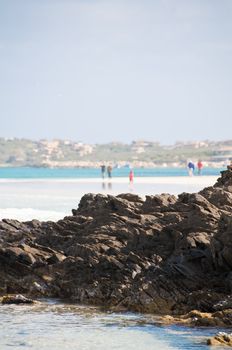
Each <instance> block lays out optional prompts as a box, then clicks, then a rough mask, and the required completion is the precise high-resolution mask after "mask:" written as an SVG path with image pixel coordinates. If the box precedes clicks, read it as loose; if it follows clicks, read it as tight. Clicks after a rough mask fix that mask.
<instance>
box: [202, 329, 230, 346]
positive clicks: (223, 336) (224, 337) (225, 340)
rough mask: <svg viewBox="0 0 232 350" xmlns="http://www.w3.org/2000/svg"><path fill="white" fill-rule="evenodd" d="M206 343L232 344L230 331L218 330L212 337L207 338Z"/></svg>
mask: <svg viewBox="0 0 232 350" xmlns="http://www.w3.org/2000/svg"><path fill="white" fill-rule="evenodd" d="M207 345H211V346H212V345H227V346H232V333H230V334H229V333H225V332H219V333H218V334H216V335H215V336H214V337H212V338H209V339H207Z"/></svg>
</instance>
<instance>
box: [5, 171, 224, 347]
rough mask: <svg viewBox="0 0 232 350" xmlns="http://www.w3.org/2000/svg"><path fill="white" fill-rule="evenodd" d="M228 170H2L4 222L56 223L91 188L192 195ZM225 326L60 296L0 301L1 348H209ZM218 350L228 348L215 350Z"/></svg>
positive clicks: (111, 191) (75, 206)
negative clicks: (171, 320)
mask: <svg viewBox="0 0 232 350" xmlns="http://www.w3.org/2000/svg"><path fill="white" fill-rule="evenodd" d="M221 170H223V169H209V168H207V169H204V171H203V174H202V176H197V175H196V176H194V177H193V178H191V179H190V178H189V177H188V174H187V171H186V169H184V168H183V169H173V168H172V169H168V168H162V169H157V168H156V169H134V174H135V179H134V184H129V181H128V175H129V169H128V168H120V169H118V168H117V169H113V172H112V178H111V179H108V178H105V179H102V178H101V173H100V170H99V169H48V168H2V169H0V219H2V218H12V219H18V220H23V221H27V220H30V219H33V218H36V219H40V220H59V219H61V218H63V217H64V216H65V215H71V209H72V208H77V207H78V203H79V201H80V199H81V197H82V196H83V195H84V194H85V193H88V192H94V193H103V194H118V193H122V192H131V193H137V194H139V195H141V196H142V197H145V195H149V194H157V193H163V192H170V193H173V194H176V195H177V194H178V193H180V192H183V191H188V192H194V191H197V190H199V189H201V188H203V187H204V186H205V184H208V185H211V184H213V182H215V179H217V177H218V176H219V175H220V171H221ZM218 331H223V329H218V328H217V329H215V328H190V327H183V326H177V325H172V326H164V325H162V324H161V323H160V322H159V320H157V319H156V317H154V315H153V316H151V315H142V314H137V313H131V312H125V313H113V312H109V311H108V312H107V311H102V310H99V309H97V308H94V307H89V306H85V305H77V304H73V303H70V302H68V301H63V300H54V299H52V300H51V299H44V300H40V302H39V303H38V304H35V305H18V306H17V305H2V306H0V350H5V349H14V350H23V349H28V350H29V349H30V350H47V349H51V350H53V349H54V350H61V349H62V350H65V349H67V350H74V349H75V350H154V349H156V350H175V349H185V350H187V349H189V350H192V349H199V350H204V349H205V350H206V349H208V346H207V345H206V340H207V338H209V337H210V336H212V335H214V334H215V333H217V332H218ZM217 349H218V350H220V349H223V347H217Z"/></svg>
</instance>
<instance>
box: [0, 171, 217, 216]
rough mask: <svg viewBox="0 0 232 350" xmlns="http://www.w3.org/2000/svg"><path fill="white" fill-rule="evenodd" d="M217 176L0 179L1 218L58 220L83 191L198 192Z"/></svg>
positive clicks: (141, 194) (116, 192) (104, 192)
mask: <svg viewBox="0 0 232 350" xmlns="http://www.w3.org/2000/svg"><path fill="white" fill-rule="evenodd" d="M216 180H217V176H193V177H187V176H182V177H137V178H135V181H134V184H129V180H128V178H120V177H118V178H112V179H111V180H108V179H105V180H104V181H102V179H100V178H96V179H95V178H86V179H67V178H66V179H0V193H1V198H0V219H3V218H14V219H18V220H31V219H33V218H35V219H39V220H58V219H60V218H63V217H64V216H65V215H70V214H71V209H72V208H77V207H78V203H79V201H80V199H81V197H82V196H83V195H84V194H85V193H90V192H92V193H102V194H111V195H117V194H119V193H126V192H131V193H135V194H138V195H140V196H142V197H144V198H145V196H146V195H155V194H161V193H171V194H174V195H178V194H179V193H182V192H190V193H193V192H198V191H199V190H201V189H203V188H204V187H207V186H212V185H213V184H214V183H215V182H216Z"/></svg>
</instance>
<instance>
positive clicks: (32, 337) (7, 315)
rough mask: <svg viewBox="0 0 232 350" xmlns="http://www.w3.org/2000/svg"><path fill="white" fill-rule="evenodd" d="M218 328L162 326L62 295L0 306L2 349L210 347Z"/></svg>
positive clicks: (188, 349)
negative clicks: (63, 297) (66, 299)
mask: <svg viewBox="0 0 232 350" xmlns="http://www.w3.org/2000/svg"><path fill="white" fill-rule="evenodd" d="M218 331H224V329H215V328H190V327H182V326H175V325H172V326H163V325H162V324H161V323H160V322H159V320H158V319H156V317H155V316H154V315H153V316H151V315H142V314H136V313H131V312H124V313H112V312H107V311H101V310H99V309H97V308H93V307H92V308H91V307H88V306H84V305H77V304H71V303H68V302H64V301H62V300H40V302H39V304H35V305H2V306H0V349H1V350H5V349H14V350H24V349H25V350H26V349H28V350H47V349H51V350H66V349H67V350H177V349H183V350H193V349H194V350H196V349H198V350H206V349H209V347H208V345H206V342H207V339H208V338H209V337H211V336H213V335H215V334H216V333H217V332H218ZM222 349H224V348H223V347H217V350H222Z"/></svg>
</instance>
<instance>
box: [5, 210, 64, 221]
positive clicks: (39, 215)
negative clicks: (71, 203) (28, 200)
mask: <svg viewBox="0 0 232 350" xmlns="http://www.w3.org/2000/svg"><path fill="white" fill-rule="evenodd" d="M66 215H70V213H66V212H60V211H52V210H41V209H33V208H4V209H1V208H0V220H2V219H16V220H19V221H27V220H32V219H37V220H40V221H48V220H52V221H57V220H59V219H62V218H63V217H64V216H66Z"/></svg>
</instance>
